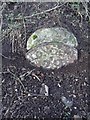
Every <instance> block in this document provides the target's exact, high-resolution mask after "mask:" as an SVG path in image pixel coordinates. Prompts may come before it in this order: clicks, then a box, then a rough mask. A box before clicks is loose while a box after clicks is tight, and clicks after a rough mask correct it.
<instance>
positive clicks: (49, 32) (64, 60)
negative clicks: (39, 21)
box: [26, 27, 78, 69]
mask: <svg viewBox="0 0 90 120" xmlns="http://www.w3.org/2000/svg"><path fill="white" fill-rule="evenodd" d="M77 46H78V42H77V39H76V37H75V36H74V35H73V33H71V32H69V31H67V29H65V28H62V27H60V28H54V27H53V28H42V29H39V30H36V31H35V32H34V33H33V34H32V35H31V36H30V37H29V39H28V41H27V50H28V52H27V53H26V58H27V59H28V60H30V61H31V63H32V64H34V65H37V66H38V67H40V66H42V67H44V68H51V69H54V68H60V67H62V66H66V65H68V64H69V63H73V62H74V61H75V60H77V56H78V52H77V49H76V47H77Z"/></svg>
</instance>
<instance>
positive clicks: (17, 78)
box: [7, 69, 28, 93]
mask: <svg viewBox="0 0 90 120" xmlns="http://www.w3.org/2000/svg"><path fill="white" fill-rule="evenodd" d="M7 71H8V72H9V73H10V74H11V75H13V77H14V78H15V79H16V80H18V82H19V83H20V84H21V85H22V87H23V89H24V90H25V92H26V93H28V92H27V91H26V89H25V87H24V85H23V83H22V82H21V80H20V78H19V77H17V76H16V75H15V74H14V73H12V72H11V71H10V70H9V69H7Z"/></svg>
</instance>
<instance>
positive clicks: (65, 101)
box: [61, 96, 73, 108]
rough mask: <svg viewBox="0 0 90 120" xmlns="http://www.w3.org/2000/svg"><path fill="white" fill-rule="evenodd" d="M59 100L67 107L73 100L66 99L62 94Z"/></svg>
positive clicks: (70, 105)
mask: <svg viewBox="0 0 90 120" xmlns="http://www.w3.org/2000/svg"><path fill="white" fill-rule="evenodd" d="M61 100H62V102H63V103H64V104H65V106H66V107H69V108H70V107H72V105H73V101H69V100H67V98H66V97H64V96H62V97H61Z"/></svg>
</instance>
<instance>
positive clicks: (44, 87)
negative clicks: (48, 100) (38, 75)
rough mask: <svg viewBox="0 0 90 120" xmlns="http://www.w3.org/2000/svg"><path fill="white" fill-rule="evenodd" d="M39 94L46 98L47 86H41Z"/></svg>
mask: <svg viewBox="0 0 90 120" xmlns="http://www.w3.org/2000/svg"><path fill="white" fill-rule="evenodd" d="M40 94H41V95H45V96H48V94H49V93H48V86H47V85H45V84H44V83H43V84H42V87H41V89H40Z"/></svg>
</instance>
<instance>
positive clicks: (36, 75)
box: [32, 73, 41, 81]
mask: <svg viewBox="0 0 90 120" xmlns="http://www.w3.org/2000/svg"><path fill="white" fill-rule="evenodd" d="M32 75H33V76H34V77H36V78H37V79H38V80H39V81H41V80H40V79H39V77H38V76H37V75H35V74H34V73H33V74H32Z"/></svg>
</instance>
